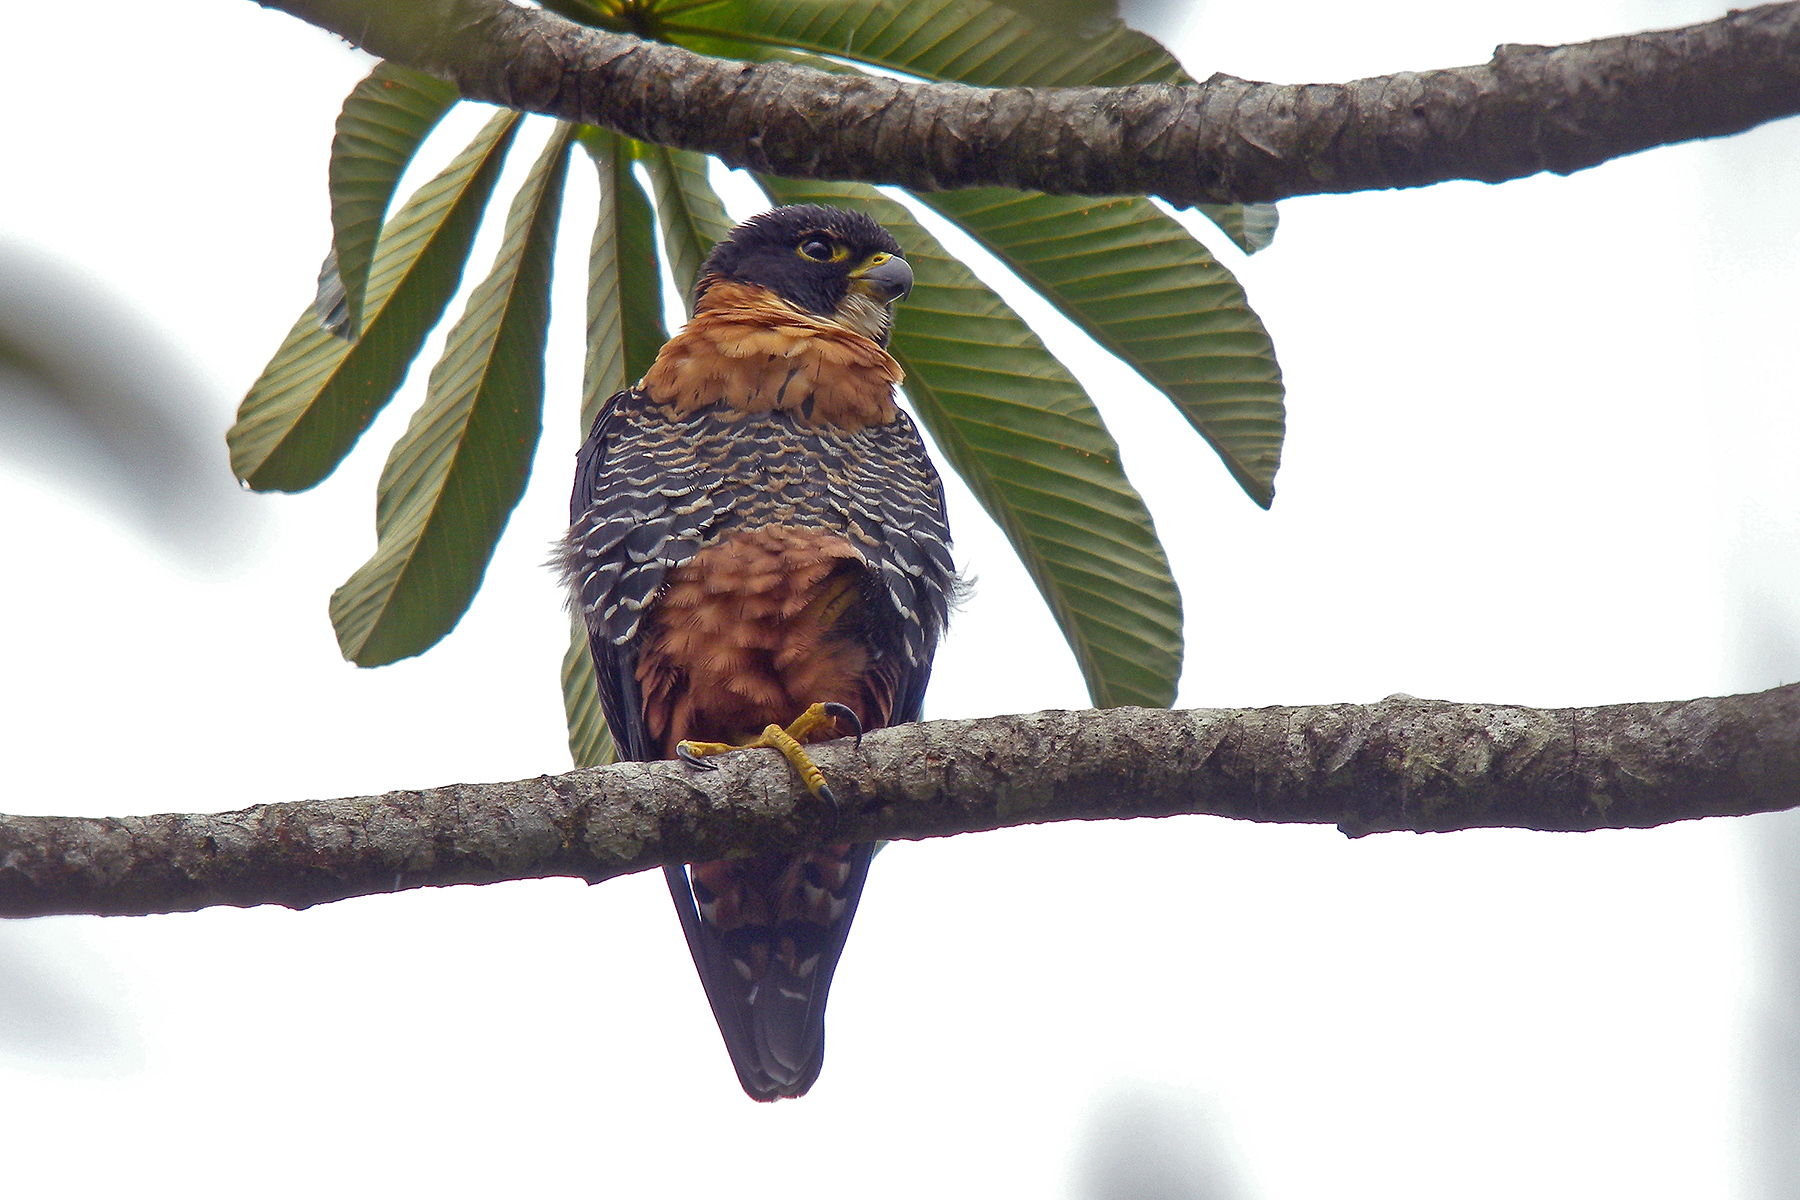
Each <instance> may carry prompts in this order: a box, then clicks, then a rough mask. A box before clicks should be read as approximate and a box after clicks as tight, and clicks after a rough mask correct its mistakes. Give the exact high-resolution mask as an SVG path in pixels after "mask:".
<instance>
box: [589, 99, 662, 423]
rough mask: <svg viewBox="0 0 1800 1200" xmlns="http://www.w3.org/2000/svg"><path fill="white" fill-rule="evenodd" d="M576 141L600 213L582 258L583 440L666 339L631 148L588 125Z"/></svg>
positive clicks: (646, 212)
mask: <svg viewBox="0 0 1800 1200" xmlns="http://www.w3.org/2000/svg"><path fill="white" fill-rule="evenodd" d="M578 136H579V137H580V139H581V144H582V145H583V146H584V147H585V148H586V149H587V152H588V154H589V155H590V156H591V157H592V158H593V160H594V167H595V169H596V170H598V171H599V173H600V212H599V216H598V219H597V220H596V221H595V223H594V241H593V244H592V246H591V247H590V248H589V251H588V300H587V318H588V324H587V360H586V366H585V368H584V370H583V372H582V387H581V432H582V435H583V436H586V434H587V431H588V429H589V428H590V427H591V426H592V425H593V423H594V418H595V417H597V416H599V414H600V408H601V406H602V405H604V404H605V403H606V402H607V400H608V399H610V398H611V397H612V396H613V395H614V393H617V392H622V391H624V390H625V389H626V388H627V387H629V386H630V385H631V383H632V381H634V380H637V379H641V378H643V375H644V372H645V371H648V370H649V369H650V364H651V363H652V362H654V361H656V352H657V351H658V350H660V349H662V344H663V342H665V341H667V340H668V337H669V333H668V330H667V329H666V328H664V326H663V301H662V267H661V265H660V264H658V262H657V261H656V224H655V218H653V217H652V216H651V213H650V202H649V201H648V200H647V199H646V198H645V197H644V191H643V189H642V188H641V187H639V186H638V181H637V178H636V177H635V176H634V175H633V174H632V171H631V164H632V160H633V152H632V147H633V143H632V142H631V141H630V140H629V139H627V138H622V137H619V136H618V135H617V134H614V133H611V132H608V131H607V130H604V129H596V128H594V127H593V126H591V125H590V126H584V127H583V128H582V131H581V133H580V134H579V135H578ZM626 281H629V285H627V283H626Z"/></svg>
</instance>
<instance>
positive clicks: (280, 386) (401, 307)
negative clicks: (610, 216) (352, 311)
mask: <svg viewBox="0 0 1800 1200" xmlns="http://www.w3.org/2000/svg"><path fill="white" fill-rule="evenodd" d="M518 122H519V114H517V113H514V112H503V113H499V114H497V115H496V116H495V117H494V119H493V120H491V121H489V122H488V123H487V125H486V126H485V127H484V128H483V129H482V131H481V132H480V133H479V134H477V135H476V137H475V140H474V141H472V142H470V143H469V146H468V148H467V149H465V150H464V151H463V152H462V153H461V154H459V155H457V157H456V160H455V161H454V162H452V163H451V164H450V165H449V166H448V167H446V168H444V170H443V172H442V173H441V174H440V175H438V176H437V178H435V179H433V180H432V181H431V182H430V183H427V184H426V185H425V186H424V187H422V188H420V189H419V190H418V191H417V192H416V193H414V194H413V197H412V199H410V200H408V201H407V202H406V205H405V207H403V208H402V209H401V210H400V211H399V212H398V213H395V214H394V219H393V220H391V221H389V222H388V224H387V228H386V229H385V230H383V232H382V238H381V242H380V245H379V246H378V248H377V250H376V253H375V265H374V269H373V270H372V271H371V272H370V275H369V289H368V299H367V302H366V306H365V309H364V313H365V316H366V317H367V320H366V322H365V325H364V329H363V335H362V338H361V339H360V340H359V341H356V342H354V343H351V342H346V341H344V340H343V339H342V338H337V337H333V336H332V335H331V334H330V333H329V332H328V331H327V330H325V329H323V328H321V327H320V325H319V322H318V320H317V319H316V318H315V316H314V315H313V311H312V309H311V308H310V307H309V308H308V309H307V310H306V311H305V312H303V313H301V314H300V319H299V320H298V321H296V322H295V323H294V327H293V329H291V330H290V331H289V332H288V335H287V339H286V340H285V341H283V342H282V343H281V348H280V349H279V350H277V351H276V352H275V357H274V358H273V359H271V360H270V362H269V365H268V366H267V367H265V368H264V369H263V373H262V376H261V377H260V378H259V379H257V381H256V382H255V383H254V384H252V385H251V387H250V392H249V394H248V395H247V396H245V397H244V402H243V404H242V405H240V406H239V408H238V417H237V424H235V425H233V426H232V427H231V432H230V433H228V434H226V441H227V442H228V443H229V444H230V446H231V469H232V471H233V472H234V473H235V474H236V476H237V477H238V478H239V479H241V480H243V481H245V482H246V483H248V484H249V485H250V486H251V487H253V488H255V489H256V490H257V491H264V492H267V491H278V492H298V491H303V490H305V489H306V488H309V487H312V486H313V485H314V484H316V483H318V482H319V481H320V480H321V479H324V478H325V477H326V476H327V475H329V474H331V472H332V471H333V470H335V469H336V468H337V465H338V463H340V462H342V461H343V458H344V455H346V454H348V453H349V452H350V448H351V447H352V446H354V445H355V444H356V439H357V438H359V437H361V436H362V433H363V431H364V430H365V429H367V428H368V427H369V423H370V422H371V421H373V420H374V419H375V416H376V414H377V413H379V412H380V411H381V410H382V409H383V408H384V407H386V406H387V402H388V401H389V400H391V399H393V397H394V392H395V391H396V390H397V389H398V388H399V386H400V384H401V382H402V381H403V380H404V379H405V378H406V372H407V370H408V368H410V367H411V366H412V361H413V359H414V358H415V357H417V355H418V353H419V348H420V347H421V346H423V345H424V344H425V339H426V337H427V336H428V335H429V334H430V333H431V331H432V329H433V328H434V327H435V326H436V325H437V323H438V321H439V319H441V318H442V317H443V315H444V309H445V307H446V306H447V305H449V303H450V298H451V297H452V296H454V295H455V294H456V289H457V288H458V287H459V286H460V285H461V283H462V273H463V266H464V264H465V262H466V261H467V259H468V257H469V247H470V245H471V244H472V243H473V242H474V240H475V230H476V228H477V226H479V225H480V223H481V214H482V212H483V211H484V210H485V209H486V207H487V202H488V197H489V196H491V195H492V194H493V191H494V184H495V182H496V181H497V180H498V179H499V178H500V169H501V167H502V165H503V164H504V163H505V160H506V153H507V151H508V150H509V149H510V148H511V146H512V139H513V134H514V133H515V131H516V130H517V128H518Z"/></svg>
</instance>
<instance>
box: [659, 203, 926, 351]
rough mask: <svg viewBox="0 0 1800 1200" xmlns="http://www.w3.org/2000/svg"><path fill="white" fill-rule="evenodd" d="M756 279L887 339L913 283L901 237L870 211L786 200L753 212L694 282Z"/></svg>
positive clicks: (701, 291)
mask: <svg viewBox="0 0 1800 1200" xmlns="http://www.w3.org/2000/svg"><path fill="white" fill-rule="evenodd" d="M724 279H729V280H735V281H736V282H739V283H751V284H757V285H759V286H761V287H765V288H768V289H769V290H770V291H771V292H774V293H775V294H776V295H777V296H780V297H781V298H782V299H783V300H786V301H787V302H788V303H790V304H792V305H794V306H796V307H798V308H803V309H805V310H806V311H807V312H810V313H816V314H817V315H819V316H821V317H826V318H828V319H830V320H833V321H836V322H837V323H838V324H840V325H843V326H846V327H847V328H850V329H854V330H856V331H857V332H858V333H860V334H863V335H864V336H865V337H868V338H870V339H872V340H874V341H876V342H878V343H880V344H881V345H884V346H885V345H886V344H887V339H888V327H889V325H890V324H891V323H892V322H893V319H894V313H893V303H894V301H896V300H898V299H900V298H901V297H902V296H905V295H906V293H907V292H909V291H911V290H912V282H913V276H912V268H911V267H910V266H908V265H907V262H906V260H905V259H904V258H901V257H900V243H899V242H896V241H895V240H894V235H893V234H891V233H889V232H888V231H887V230H885V229H883V228H882V227H881V225H880V224H879V223H878V222H877V221H876V220H875V218H873V217H871V216H869V215H868V214H867V213H860V212H846V211H845V210H843V209H841V208H826V207H824V206H823V205H819V204H790V205H788V206H787V207H785V208H777V209H773V210H771V211H769V212H766V213H763V214H761V215H760V216H755V217H751V218H750V219H749V220H748V221H745V222H744V223H743V224H742V225H739V226H738V227H737V228H736V229H733V230H732V231H731V233H730V235H729V236H728V237H726V239H725V240H724V241H722V242H720V243H719V244H718V245H717V246H714V247H713V252H712V253H711V254H709V255H708V256H707V258H706V265H705V266H704V267H702V268H701V271H700V281H699V282H698V283H697V284H695V285H694V301H695V305H696V307H698V305H699V301H700V298H701V297H702V296H704V295H705V294H706V290H707V289H708V288H709V287H711V286H712V285H713V284H715V283H717V282H719V281H720V280H724Z"/></svg>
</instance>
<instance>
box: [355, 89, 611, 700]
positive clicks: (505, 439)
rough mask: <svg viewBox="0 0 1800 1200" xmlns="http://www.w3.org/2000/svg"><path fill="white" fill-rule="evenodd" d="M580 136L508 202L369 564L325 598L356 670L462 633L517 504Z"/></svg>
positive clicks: (383, 508)
mask: <svg viewBox="0 0 1800 1200" xmlns="http://www.w3.org/2000/svg"><path fill="white" fill-rule="evenodd" d="M574 132H575V127H574V126H572V125H561V124H559V125H558V126H557V127H556V131H555V132H554V133H553V134H552V135H551V137H550V142H549V144H548V145H547V146H545V148H544V152H543V153H542V154H541V155H540V156H539V157H538V160H537V162H536V163H535V164H534V165H533V166H532V168H531V173H530V175H528V176H527V177H526V180H525V183H524V186H522V187H521V188H520V189H519V194H518V195H517V196H516V197H514V198H513V202H512V209H511V211H510V212H509V213H508V214H507V218H506V233H505V237H504V240H503V242H502V244H501V247H500V253H499V254H498V255H497V256H496V257H495V259H494V267H493V270H492V271H491V272H490V273H489V275H488V277H487V278H486V279H484V280H482V281H481V283H480V284H479V285H477V287H476V288H475V290H474V292H473V293H472V294H471V295H470V297H469V305H468V308H467V309H465V310H464V312H463V315H462V317H461V319H459V320H458V321H457V323H456V327H455V328H454V329H452V330H451V331H450V336H449V339H448V341H447V342H446V344H445V346H444V356H443V357H442V358H441V359H439V360H438V363H437V365H436V366H435V367H433V368H432V371H431V382H430V384H429V385H428V387H427V389H426V393H425V402H424V404H422V405H421V406H420V407H419V411H418V412H416V413H414V414H413V419H412V423H411V424H410V425H408V426H407V430H406V433H405V434H403V435H402V436H401V438H400V440H399V441H398V442H396V443H395V444H394V448H393V451H392V452H391V453H390V454H389V455H388V461H387V466H386V467H385V468H384V469H383V471H382V473H381V485H380V489H379V491H378V493H377V496H376V504H375V531H376V535H377V537H378V539H379V544H378V545H377V547H376V550H375V554H374V556H373V557H371V558H370V559H369V561H368V562H366V563H364V564H363V565H362V566H361V567H359V568H357V570H356V573H355V574H353V575H352V576H351V577H350V578H349V580H348V581H346V582H345V583H344V585H343V586H342V587H340V588H339V589H338V590H337V591H336V592H335V593H333V594H332V597H331V623H332V625H333V626H334V627H336V629H337V634H338V645H339V646H340V647H341V648H342V649H343V652H344V657H345V658H347V659H349V660H351V661H352V662H354V663H356V664H357V665H359V666H364V667H374V666H381V665H383V664H386V663H391V662H394V661H396V660H398V659H402V658H406V657H408V656H410V655H414V654H418V653H420V652H421V651H423V650H426V649H429V648H430V647H431V646H432V645H434V644H435V643H436V642H437V641H438V640H439V639H440V638H442V637H443V636H444V635H445V634H447V633H449V632H450V630H451V629H453V628H454V627H455V626H456V623H457V622H458V621H459V620H461V619H462V615H463V613H464V612H465V611H466V610H467V609H468V606H469V602H470V601H471V600H472V599H474V596H475V592H476V589H478V588H479V587H480V586H481V578H482V576H483V574H485V573H486V571H487V564H488V560H489V559H491V558H492V557H493V553H494V545H495V543H496V542H497V541H498V540H499V538H500V533H501V531H502V530H504V529H505V528H506V521H507V518H508V517H509V516H511V514H512V510H513V507H514V506H515V505H517V504H518V502H519V497H520V496H521V495H522V494H523V493H524V490H525V480H526V478H527V477H528V476H529V475H530V473H531V459H532V454H533V452H534V451H535V450H536V449H537V441H538V434H539V432H540V431H541V429H542V421H543V414H542V408H543V398H544V338H545V335H546V333H547V331H548V328H549V315H550V312H549V304H550V269H551V260H552V254H553V251H554V249H555V245H556V226H557V221H558V218H559V217H560V215H561V210H562V192H563V180H564V177H565V175H566V170H565V168H566V167H567V166H568V161H569V147H570V145H571V143H572V140H573V137H574Z"/></svg>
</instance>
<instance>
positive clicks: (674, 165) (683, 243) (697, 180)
mask: <svg viewBox="0 0 1800 1200" xmlns="http://www.w3.org/2000/svg"><path fill="white" fill-rule="evenodd" d="M642 161H643V163H644V166H645V168H646V169H647V170H648V171H649V173H650V184H651V189H652V191H653V192H654V193H655V195H656V221H657V224H658V225H660V226H661V227H662V235H663V251H664V252H665V253H666V254H667V255H668V256H669V273H670V274H671V275H673V276H674V277H675V286H676V287H678V288H680V289H681V306H682V308H684V309H686V308H688V307H689V305H690V304H691V302H692V299H693V294H694V281H695V280H696V279H698V278H700V265H701V264H702V263H704V262H705V261H706V256H707V255H708V254H709V253H711V251H712V248H713V247H714V246H715V245H717V244H718V243H719V242H722V241H724V240H725V235H726V234H728V233H730V232H731V218H730V217H728V216H726V215H725V206H724V205H723V204H721V203H719V197H718V195H717V193H715V192H714V191H713V189H712V183H711V181H710V180H709V179H708V178H707V174H706V163H707V158H706V156H705V155H704V154H691V153H689V152H688V151H686V150H671V149H669V148H668V147H667V146H646V147H645V148H644V155H643V159H642Z"/></svg>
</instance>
